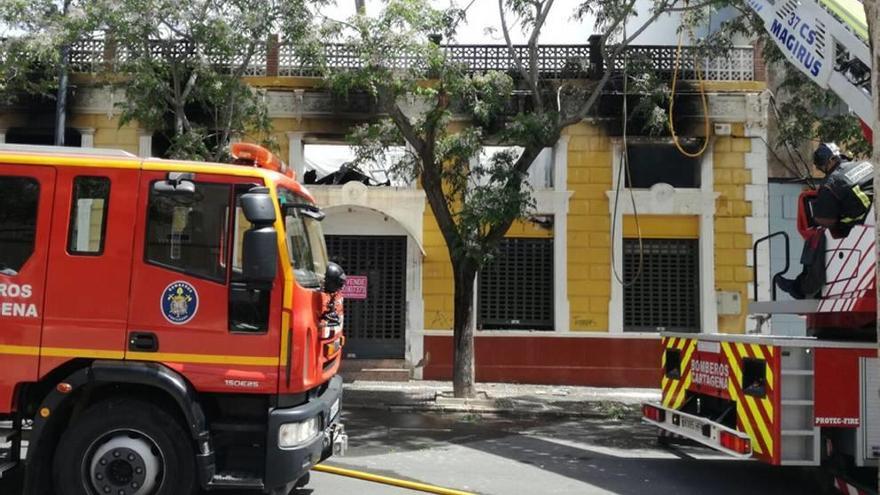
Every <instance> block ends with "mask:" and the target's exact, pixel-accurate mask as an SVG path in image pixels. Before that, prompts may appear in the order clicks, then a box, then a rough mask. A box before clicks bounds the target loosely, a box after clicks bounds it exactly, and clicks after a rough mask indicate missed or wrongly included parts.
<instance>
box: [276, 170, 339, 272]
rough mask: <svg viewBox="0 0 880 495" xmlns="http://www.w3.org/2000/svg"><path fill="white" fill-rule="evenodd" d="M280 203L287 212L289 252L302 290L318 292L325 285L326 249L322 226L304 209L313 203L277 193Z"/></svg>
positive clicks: (286, 229)
mask: <svg viewBox="0 0 880 495" xmlns="http://www.w3.org/2000/svg"><path fill="white" fill-rule="evenodd" d="M278 199H279V201H280V203H281V207H282V211H284V230H285V232H286V237H287V251H288V252H289V253H290V263H291V264H292V265H293V273H294V275H295V276H296V281H297V282H299V284H300V285H302V286H303V287H308V288H318V287H320V286H321V282H323V281H324V272H325V271H327V246H326V244H325V243H324V231H323V229H321V222H320V221H318V220H316V219H315V218H313V217H312V216H311V215H308V214H307V213H306V212H305V210H304V209H301V208H297V207H295V206H296V205H300V206H303V207H311V206H312V203H311V201H309V200H307V199H306V198H303V197H301V196H298V195H297V194H295V193H293V192H292V191H289V190H287V189H283V188H279V189H278Z"/></svg>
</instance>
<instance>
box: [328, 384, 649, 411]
mask: <svg viewBox="0 0 880 495" xmlns="http://www.w3.org/2000/svg"><path fill="white" fill-rule="evenodd" d="M343 400H344V402H345V407H352V408H370V409H386V410H411V411H443V412H468V413H481V414H500V415H517V416H559V417H568V416H574V417H583V416H591V417H596V416H601V417H608V416H618V417H622V416H625V415H629V414H633V413H635V412H636V411H638V409H639V405H640V404H641V403H642V402H643V401H657V400H660V390H659V389H644V388H598V387H575V386H566V385H522V384H512V383H478V384H477V397H476V398H474V399H456V398H454V397H453V396H452V383H451V382H436V381H422V380H417V381H416V380H414V381H409V382H371V381H355V382H352V383H346V384H345V392H344V396H343Z"/></svg>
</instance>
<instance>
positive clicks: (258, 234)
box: [242, 224, 278, 284]
mask: <svg viewBox="0 0 880 495" xmlns="http://www.w3.org/2000/svg"><path fill="white" fill-rule="evenodd" d="M242 271H243V275H244V279H245V280H246V281H247V282H248V283H251V284H271V283H272V281H273V280H275V275H276V273H277V271H278V232H276V231H275V227H272V226H271V225H262V226H261V225H258V224H257V225H254V226H253V227H252V228H251V229H250V230H248V231H247V232H245V233H244V242H243V245H242Z"/></svg>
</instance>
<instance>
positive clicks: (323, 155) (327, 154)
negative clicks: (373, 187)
mask: <svg viewBox="0 0 880 495" xmlns="http://www.w3.org/2000/svg"><path fill="white" fill-rule="evenodd" d="M403 153H404V148H403V147H402V146H400V147H392V148H390V149H388V151H387V152H386V153H385V156H381V157H377V159H376V160H373V161H372V162H370V163H362V164H361V165H360V167H359V168H360V171H361V172H363V173H364V174H366V175H367V176H368V177H370V178H371V179H373V181H374V182H375V183H377V184H384V183H386V182H388V181H389V180H390V181H391V185H392V186H406V185H407V182H406V181H405V180H403V179H401V178H399V177H393V176H392V174H390V173H389V171H388V169H389V168H391V167H392V165H393V164H394V163H395V161H396V160H398V159H399V158H400V156H401V155H403ZM304 156H305V161H306V171H309V170H314V171H315V173H316V174H317V177H316V179H317V180H320V179H323V178H324V177H326V176H328V175H330V174H332V173H334V172H336V171H338V170H339V169H340V168H341V167H342V166H343V165H345V164H347V163H351V162H353V161H354V159H355V153H354V149H352V147H351V146H348V145H344V144H306V145H305V149H304Z"/></svg>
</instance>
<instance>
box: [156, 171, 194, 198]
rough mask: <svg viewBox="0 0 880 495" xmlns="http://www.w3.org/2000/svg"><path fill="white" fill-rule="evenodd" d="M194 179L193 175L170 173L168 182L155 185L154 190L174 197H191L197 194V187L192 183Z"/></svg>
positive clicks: (158, 182) (161, 181) (163, 181)
mask: <svg viewBox="0 0 880 495" xmlns="http://www.w3.org/2000/svg"><path fill="white" fill-rule="evenodd" d="M193 177H194V176H193V174H188V173H182V172H169V173H168V178H167V179H166V180H160V181H156V182H154V183H153V190H154V191H156V192H157V193H162V194H168V195H172V196H181V197H190V196H193V195H194V194H195V193H196V185H195V184H194V183H193V182H192V179H193Z"/></svg>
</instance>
